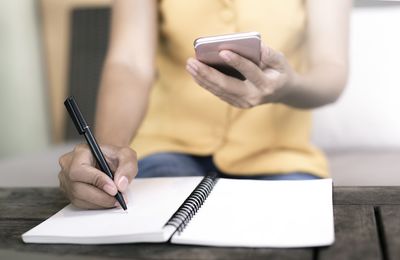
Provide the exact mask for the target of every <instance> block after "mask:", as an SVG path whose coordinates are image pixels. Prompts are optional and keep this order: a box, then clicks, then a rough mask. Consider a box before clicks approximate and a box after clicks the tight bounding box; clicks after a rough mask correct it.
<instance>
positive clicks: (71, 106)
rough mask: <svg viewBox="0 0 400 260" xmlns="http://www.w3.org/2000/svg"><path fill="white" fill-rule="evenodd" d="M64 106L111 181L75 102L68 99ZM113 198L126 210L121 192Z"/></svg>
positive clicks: (109, 174) (110, 174) (112, 176)
mask: <svg viewBox="0 0 400 260" xmlns="http://www.w3.org/2000/svg"><path fill="white" fill-rule="evenodd" d="M64 105H65V107H66V108H67V110H68V113H69V115H70V116H71V119H72V121H73V122H74V124H75V127H76V129H77V130H78V133H79V134H80V135H84V136H85V139H86V141H87V143H88V144H89V147H90V150H92V153H93V155H94V157H96V161H97V163H98V165H99V167H100V169H101V171H102V172H104V173H105V174H107V175H108V177H110V178H111V179H112V180H114V175H113V173H112V172H111V170H110V167H109V166H108V164H107V161H106V159H105V158H104V155H103V153H102V152H101V150H100V147H99V145H98V144H97V142H96V139H95V138H94V135H93V133H92V131H91V130H90V127H89V125H88V124H87V123H86V121H85V119H84V118H83V116H82V114H81V111H80V110H79V107H78V105H77V104H76V102H75V99H74V97H72V96H71V97H68V98H67V99H66V100H65V101H64ZM115 198H116V199H117V200H118V203H119V204H120V205H121V207H122V208H123V209H124V210H126V209H127V207H126V203H125V200H124V197H122V194H121V192H119V191H118V192H117V194H116V195H115Z"/></svg>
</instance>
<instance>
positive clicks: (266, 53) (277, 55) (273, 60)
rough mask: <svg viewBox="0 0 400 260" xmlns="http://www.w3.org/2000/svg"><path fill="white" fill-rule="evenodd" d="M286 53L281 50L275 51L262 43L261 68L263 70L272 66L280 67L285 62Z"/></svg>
mask: <svg viewBox="0 0 400 260" xmlns="http://www.w3.org/2000/svg"><path fill="white" fill-rule="evenodd" d="M283 59H284V55H283V54H282V53H281V52H278V51H275V50H274V49H272V48H270V47H268V46H265V45H264V44H262V45H261V62H260V68H261V69H262V70H264V69H266V68H268V67H270V68H275V69H280V68H281V67H282V64H283Z"/></svg>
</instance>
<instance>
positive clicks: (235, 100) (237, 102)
mask: <svg viewBox="0 0 400 260" xmlns="http://www.w3.org/2000/svg"><path fill="white" fill-rule="evenodd" d="M187 69H188V70H189V71H190V70H191V68H190V67H189V68H187ZM191 74H192V73H191ZM192 77H193V79H194V80H195V81H196V83H197V84H198V85H200V86H201V87H203V88H205V89H206V90H208V91H210V92H211V93H212V94H214V95H215V96H217V97H219V98H220V99H222V100H223V101H225V102H227V103H229V104H230V105H232V106H235V107H238V108H248V106H247V105H246V104H244V103H243V102H242V100H241V98H239V97H237V96H233V95H230V94H228V93H225V92H224V91H222V90H221V89H219V88H215V87H213V86H212V85H210V83H209V82H207V81H205V80H204V79H203V78H201V77H196V76H195V75H193V74H192Z"/></svg>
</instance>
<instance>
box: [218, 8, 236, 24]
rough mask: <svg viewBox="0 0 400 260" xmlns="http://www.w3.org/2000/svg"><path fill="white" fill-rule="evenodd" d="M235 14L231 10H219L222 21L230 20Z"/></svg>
mask: <svg viewBox="0 0 400 260" xmlns="http://www.w3.org/2000/svg"><path fill="white" fill-rule="evenodd" d="M234 17H235V14H234V13H233V11H232V10H229V9H225V10H223V11H222V12H221V18H222V20H223V21H224V22H232V21H233V18H234Z"/></svg>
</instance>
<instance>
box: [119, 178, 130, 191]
mask: <svg viewBox="0 0 400 260" xmlns="http://www.w3.org/2000/svg"><path fill="white" fill-rule="evenodd" d="M128 184H129V183H128V178H126V177H125V176H122V177H121V178H119V180H118V189H119V190H120V191H125V190H126V188H127V187H128Z"/></svg>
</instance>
